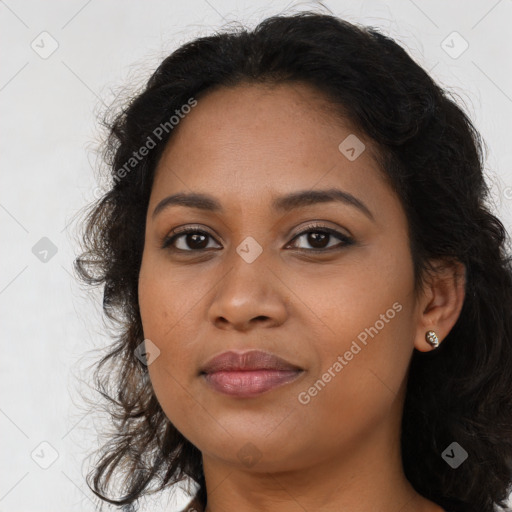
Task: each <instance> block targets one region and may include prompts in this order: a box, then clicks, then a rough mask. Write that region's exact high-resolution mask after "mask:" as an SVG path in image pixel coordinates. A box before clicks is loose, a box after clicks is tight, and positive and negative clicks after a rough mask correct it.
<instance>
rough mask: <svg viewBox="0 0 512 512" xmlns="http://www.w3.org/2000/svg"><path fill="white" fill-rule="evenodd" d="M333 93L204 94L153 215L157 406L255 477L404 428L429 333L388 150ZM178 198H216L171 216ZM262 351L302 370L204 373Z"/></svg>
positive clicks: (168, 157) (151, 299) (208, 450)
mask: <svg viewBox="0 0 512 512" xmlns="http://www.w3.org/2000/svg"><path fill="white" fill-rule="evenodd" d="M319 96H320V95H319V94H318V93H317V92H316V91H315V90H313V89H310V88H309V87H308V86H305V85H299V84H294V85H293V86H291V85H278V86H274V87H264V86H262V85H243V86H237V87H235V88H222V89H218V90H216V91H214V92H210V93H209V94H208V95H206V96H205V97H204V98H201V99H199V101H198V104H197V106H196V107H195V108H194V109H192V111H191V112H190V113H189V114H188V115H187V116H186V117H185V118H184V119H182V120H181V121H180V124H179V126H178V127H177V129H175V132H174V133H173V137H172V139H171V140H170V141H169V143H168V145H167V147H166V150H165V152H164V154H163V156H162V158H161V161H160V162H159V165H158V168H157V171H156V175H155V180H154V184H153V189H152V193H151V197H150V202H149V208H148V212H147V217H146V235H145V246H144V252H143V259H142V265H141V269H140V280H139V305H140V312H141V319H142V324H143V329H144V336H145V338H146V340H151V344H152V345H150V347H151V346H156V347H158V350H159V351H160V352H159V354H158V356H157V357H156V358H154V361H153V362H151V363H150V365H149V373H150V378H151V382H152V385H153V388H154V391H155V393H156V395H157V398H158V400H159V402H160V404H161V406H162V408H163V410H164V411H165V413H166V415H167V417H168V418H169V419H170V421H171V422H172V423H173V424H174V425H175V426H176V428H177V429H178V430H179V431H180V432H181V433H182V434H183V435H184V436H185V437H186V438H187V439H189V440H190V441H191V442H192V443H193V444H194V445H195V446H196V447H198V449H199V450H200V451H201V452H202V453H203V457H205V458H208V459H209V460H217V461H224V462H225V463H227V464H230V465H237V466H239V467H244V465H245V466H246V467H249V464H250V465H251V467H252V468H253V470H255V471H256V470H261V471H270V470H279V469H282V470H285V469H292V468H298V467H302V466H306V465H313V464H317V463H320V462H322V461H327V460H328V459H329V458H332V457H339V456H340V455H342V454H345V455H346V454H348V453H349V452H350V450H352V449H353V448H354V447H358V446H362V445H363V444H364V443H365V442H368V440H369V439H370V438H372V436H373V437H375V433H377V432H390V431H391V430H393V431H394V432H396V431H397V429H398V425H399V423H398V422H399V415H400V412H401V409H400V398H401V397H402V396H403V394H402V393H403V390H404V383H405V382H406V373H407V368H408V363H409V360H410V357H411V355H412V350H413V348H414V339H415V337H417V330H418V326H417V322H416V320H415V319H416V317H417V304H416V302H415V299H414V295H413V284H414V282H413V267H412V259H411V254H410V249H409V240H408V235H407V219H406V216H405V214H404V211H403V209H402V207H401V204H400V202H399V200H398V198H397V197H396V195H395V194H394V193H393V191H392V190H391V188H390V187H389V186H388V185H387V184H386V182H385V181H384V179H383V177H382V174H381V172H380V169H379V167H378V165H377V164H376V162H375V161H374V159H373V157H372V155H371V146H370V142H369V141H368V140H367V139H366V138H365V137H364V136H363V135H362V134H360V133H356V132H355V131H354V130H352V129H351V127H350V125H349V124H348V123H344V122H342V121H340V120H339V119H336V118H334V117H333V118H330V116H329V115H328V114H327V113H326V111H325V105H324V104H322V103H321V101H322V100H321V99H320V98H319ZM347 137H349V139H347ZM356 137H357V138H356ZM362 144H365V146H362ZM351 148H353V149H351ZM335 190H338V191H341V192H338V193H335V192H333V191H335ZM315 191H319V192H318V194H317V195H316V196H312V197H309V199H308V196H305V195H304V196H301V195H300V194H302V193H303V192H306V193H311V192H315ZM320 191H322V192H323V191H331V198H330V199H329V198H328V197H327V195H326V194H324V195H322V193H320ZM178 193H180V194H192V193H194V194H204V195H208V196H211V198H210V199H211V201H202V202H196V203H194V204H195V206H194V204H193V201H189V202H187V204H185V201H181V204H176V203H173V202H168V203H167V205H166V206H163V207H160V208H158V211H157V212H156V213H155V214H154V211H155V208H157V205H159V204H160V203H161V201H163V200H164V199H166V198H168V197H169V196H171V195H174V194H178ZM288 196H290V197H291V196H296V197H295V199H293V198H290V197H289V198H288V199H283V198H287V197H288ZM301 197H302V199H301ZM213 203H215V204H217V203H218V204H217V208H213ZM186 229H191V230H195V231H196V232H195V233H194V231H193V232H192V234H188V235H187V233H186V232H185V233H184V232H183V230H186ZM175 230H176V232H175ZM177 231H180V233H177ZM166 240H167V242H168V243H167V244H165V241H166ZM164 245H167V246H166V247H164ZM146 343H148V342H146ZM146 347H147V348H148V345H146ZM253 349H254V350H261V351H264V352H266V353H270V354H273V355H275V356H277V357H279V358H281V359H283V360H284V361H286V362H288V363H289V364H290V365H291V366H292V367H293V368H295V369H298V370H297V371H291V370H289V369H288V371H287V370H286V369H285V368H284V367H280V370H279V369H278V370H276V369H275V368H274V370H272V369H270V368H266V371H264V369H263V366H265V365H264V364H263V363H262V361H263V359H259V360H258V361H259V362H260V363H261V364H260V365H259V369H258V368H257V369H255V370H254V371H251V372H250V375H249V373H246V374H245V375H241V371H238V372H237V371H235V370H236V369H238V370H242V368H240V367H238V368H228V370H229V369H230V370H231V371H224V372H222V371H218V372H217V373H210V374H209V376H208V377H205V375H204V374H202V373H201V370H202V369H204V367H205V365H206V363H208V361H209V360H211V359H212V358H213V357H214V356H217V355H220V354H222V353H224V352H225V351H234V352H237V353H241V352H244V351H248V350H253ZM148 350H149V351H150V352H151V349H150V348H149V349H148ZM246 361H247V360H246ZM238 362H239V363H240V361H238ZM253 362H254V361H253ZM235 366H236V365H235ZM256 366H258V365H256ZM270 366H271V365H270ZM221 369H222V368H221ZM224 369H226V367H224ZM245 370H246V371H248V370H247V369H245ZM212 371H213V370H212ZM248 461H252V462H250V463H248Z"/></svg>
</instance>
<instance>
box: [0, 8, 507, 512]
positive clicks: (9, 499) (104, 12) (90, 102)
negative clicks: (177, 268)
mask: <svg viewBox="0 0 512 512" xmlns="http://www.w3.org/2000/svg"><path fill="white" fill-rule="evenodd" d="M325 5H326V6H327V7H329V9H331V10H332V11H333V12H334V13H335V14H338V15H340V16H343V17H345V18H346V19H348V20H349V21H352V22H360V23H364V24H369V25H373V26H375V27H379V28H380V29H381V30H382V31H383V32H384V33H386V34H389V35H390V36H392V37H394V38H395V39H396V40H398V41H399V42H400V43H401V44H402V45H403V46H405V47H406V48H407V49H408V51H409V52H410V53H411V54H412V56H413V57H414V58H415V59H416V60H417V61H418V62H419V63H420V64H421V65H423V66H424V67H425V68H426V69H427V70H430V71H431V73H432V75H433V76H434V78H435V79H437V80H438V81H439V82H440V83H441V84H442V85H444V86H445V87H449V88H450V89H451V90H453V91H455V92H456V93H458V94H459V95H461V97H462V99H463V101H464V102H465V104H466V108H467V110H468V111H469V113H470V116H471V118H472V119H473V120H474V121H475V123H476V126H477V128H478V129H479V130H480V132H481V134H482V136H483V137H484V139H485V140H486V142H487V144H488V147H489V152H488V154H487V165H486V172H487V174H488V179H489V182H490V183H491V184H492V187H493V188H492V190H493V198H494V204H495V206H494V208H495V212H496V213H497V214H498V215H499V216H500V217H501V219H502V220H503V222H504V224H505V225H506V227H507V229H509V230H510V227H511V225H512V222H511V219H512V208H511V203H512V172H511V167H512V150H511V142H510V136H511V132H512V130H511V114H512V70H511V62H512V59H511V44H512V30H511V27H510V25H511V21H512V1H511V0H499V1H496V0H492V1H490V0H489V1H482V0H472V1H468V0H464V1H463V0H457V1H450V2H447V1H445V0H436V1H426V0H415V1H412V0H403V1H397V0H395V1H390V2H382V1H377V0H372V1H340V0H336V1H330V2H329V1H328V2H325ZM287 6H288V9H287V11H286V12H290V13H291V12H296V11H299V10H305V9H308V8H311V7H314V6H315V3H314V2H309V3H306V2H300V3H299V2H297V3H295V4H293V3H290V2H284V1H273V2H272V3H270V2H259V3H256V4H254V2H249V1H243V2H235V1H232V0H189V1H187V2H184V3H183V2H173V1H167V2H165V1H158V0H151V1H145V2H143V1H135V0H109V1H100V0H89V1H87V0H72V1H66V2H64V1H56V0H52V1H45V2H36V1H35V0H25V1H22V0H5V1H0V40H1V43H2V48H3V51H2V54H1V66H0V109H1V110H0V119H1V124H0V126H1V130H2V132H1V137H0V155H1V162H2V173H1V182H0V222H1V226H2V243H1V246H0V247H1V249H0V250H1V257H2V260H1V261H2V265H1V270H0V307H1V311H2V322H1V326H2V327H1V333H2V352H1V353H2V357H1V359H0V368H1V372H0V374H1V384H0V385H1V389H2V395H1V399H0V432H1V434H0V453H1V458H2V459H1V468H0V470H1V473H0V512H13V511H25V512H28V511H34V512H35V511H38V512H39V511H41V512H42V511H52V512H59V511H69V512H72V511H92V510H94V506H93V503H92V502H91V501H90V497H91V493H90V491H89V490H88V488H87V486H86V485H85V482H84V475H85V473H86V472H87V470H88V466H87V463H86V462H84V458H85V456H86V455H87V454H89V453H91V451H92V450H93V449H94V448H95V447H96V446H97V442H98V434H97V433H96V431H95V427H96V428H99V430H100V431H101V430H102V425H103V423H102V421H103V420H102V419H101V417H99V415H96V414H88V410H89V406H88V405H85V404H84V403H83V402H82V400H81V398H80V395H79V394H78V388H80V389H82V390H83V388H84V386H83V385H82V386H80V379H82V378H83V379H87V378H88V377H90V373H91V371H90V365H92V364H93V363H94V361H96V360H97V358H98V357H99V356H100V355H101V353H100V352H92V350H93V349H98V350H99V349H101V348H102V347H105V346H106V344H107V343H108V342H109V339H108V337H107V336H106V335H105V334H104V332H103V327H102V321H101V307H100V306H101V293H100V291H99V290H98V291H97V292H96V293H95V294H93V295H92V297H91V296H90V295H89V296H87V293H86V292H85V291H84V290H83V289H82V288H81V287H80V286H79V285H78V284H77V283H76V282H75V281H74V279H73V277H72V275H71V266H72V260H73V258H74V256H75V253H76V251H77V247H76V243H75V241H74V239H73V236H74V235H73V232H74V230H75V227H76V222H74V217H73V216H74V215H75V214H76V212H77V211H78V210H79V209H80V208H81V207H82V206H84V205H85V204H86V203H88V202H90V201H92V200H93V199H94V198H95V196H97V195H98V193H99V188H98V186H99V185H98V184H97V183H96V182H95V175H94V170H93V169H94V168H95V167H96V166H97V165H98V162H97V156H96V154H95V152H94V150H95V148H96V146H97V142H98V141H99V139H100V138H101V133H100V132H99V128H98V125H97V124H96V117H95V116H96V114H97V113H98V112H100V111H101V110H102V109H103V105H104V104H109V103H110V102H111V101H112V100H113V99H114V97H115V96H116V95H117V94H118V93H119V91H120V90H121V89H120V88H122V87H124V86H126V85H130V86H131V87H133V86H136V85H141V84H142V83H143V82H144V80H146V79H147V78H148V76H149V73H150V72H151V71H152V70H153V69H154V68H155V67H156V66H157V64H158V63H159V61H160V60H161V59H162V58H163V57H164V56H165V55H167V54H168V53H170V51H172V50H173V49H175V48H176V47H177V46H179V45H181V44H182V43H184V42H186V41H187V40H189V39H190V38H193V37H196V36H199V35H204V34H207V33H211V32H212V31H213V30H215V29H217V28H219V27H221V26H222V25H224V24H225V23H227V22H229V21H233V20H238V21H242V22H243V23H245V24H247V25H249V26H254V25H255V24H256V23H257V22H258V21H260V20H262V19H263V18H265V17H267V16H269V15H272V14H277V13H279V12H282V11H283V10H284V9H285V8H286V7H287ZM44 31H46V32H48V34H50V36H48V35H40V34H41V33H42V32H44ZM454 31H456V32H458V33H459V34H460V36H458V35H453V34H452V33H453V32H454ZM447 38H448V39H447ZM443 41H445V42H444V43H443ZM464 41H467V44H468V45H469V46H468V48H467V49H466V51H464V52H463V53H462V54H461V55H458V54H459V53H460V52H461V50H462V49H463V48H464V45H465V43H464ZM52 44H53V45H55V44H58V48H57V49H56V50H55V51H54V53H52V54H51V55H49V56H48V55H46V54H45V53H44V52H49V50H51V48H52V46H51V45H52ZM31 45H32V46H31ZM447 46H448V47H447ZM449 47H451V49H450V48H449ZM450 53H451V55H450ZM43 57H46V58H43ZM455 57H456V58H455ZM43 237H46V238H48V239H49V240H50V241H51V243H52V244H53V245H54V246H55V248H56V250H57V252H56V254H55V255H53V256H52V253H51V252H49V253H48V254H45V253H44V252H41V251H43V250H44V248H45V247H43V246H40V245H36V244H38V243H39V244H43V245H44V244H48V241H43V242H40V240H41V239H42V238H43ZM34 246H36V249H35V250H34V251H35V252H36V253H37V252H38V251H39V254H38V255H37V254H34V252H33V247H34ZM41 247H42V248H41ZM40 258H43V259H44V258H46V259H47V261H41V259H40ZM42 442H46V443H49V445H51V447H50V446H49V445H47V444H43V445H41V443H42ZM54 450H55V452H54ZM54 453H55V454H56V455H58V457H57V459H56V460H55V462H53V464H51V465H50V466H49V467H48V468H47V469H43V468H41V467H40V465H38V463H37V462H39V463H40V464H49V463H50V462H51V461H52V454H54ZM31 454H33V458H32V456H31ZM36 461H37V462H36ZM180 502H181V503H183V500H181V501H180ZM175 509H176V505H173V504H172V502H171V503H170V504H167V503H166V500H165V499H164V497H163V496H161V497H160V498H159V499H157V500H155V501H153V502H148V505H147V507H145V510H152V511H157V510H175Z"/></svg>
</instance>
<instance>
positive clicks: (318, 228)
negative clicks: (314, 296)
mask: <svg viewBox="0 0 512 512" xmlns="http://www.w3.org/2000/svg"><path fill="white" fill-rule="evenodd" d="M196 233H197V234H203V235H206V236H209V237H211V238H213V236H212V235H210V234H209V233H208V232H206V231H204V230H200V229H197V228H185V229H180V230H179V231H177V230H176V231H174V232H173V233H172V235H171V236H167V237H165V238H164V240H163V243H162V249H168V250H170V251H173V252H181V253H186V252H189V253H194V252H195V253H198V252H203V251H207V250H209V249H206V248H204V249H188V250H185V249H177V248H176V247H172V244H173V243H174V242H175V241H176V240H177V239H178V238H180V237H182V236H185V235H189V234H196ZM309 233H323V234H328V235H332V236H334V237H336V238H338V239H339V240H340V241H341V244H339V245H337V246H334V247H328V248H324V249H298V250H299V251H301V252H307V253H326V252H330V251H333V250H340V249H343V248H345V247H347V246H349V245H352V244H353V243H354V240H353V239H352V238H350V237H348V236H347V235H344V234H343V233H340V232H339V231H336V230H334V229H332V228H329V227H327V226H323V225H321V224H312V225H310V226H307V228H306V229H305V230H303V231H301V232H300V233H297V234H296V235H295V236H294V237H293V238H292V240H291V241H292V242H293V241H294V240H296V239H298V238H300V237H301V236H303V235H307V234H309ZM329 242H330V240H329ZM306 243H308V242H306Z"/></svg>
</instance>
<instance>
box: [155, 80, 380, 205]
mask: <svg viewBox="0 0 512 512" xmlns="http://www.w3.org/2000/svg"><path fill="white" fill-rule="evenodd" d="M197 101H198V103H197V105H196V106H195V107H194V108H193V109H192V110H191V111H190V113H189V114H187V115H186V116H184V117H183V119H181V120H180V123H179V125H178V126H177V129H176V128H175V129H174V130H173V133H172V137H171V138H170V139H169V141H168V143H167V146H166V148H165V151H164V153H163V155H162V158H161V160H160V162H159V165H158V167H157V170H156V176H155V180H154V185H153V195H156V196H158V197H157V198H155V200H154V201H152V202H155V201H156V200H157V199H158V198H161V197H163V196H165V195H166V194H170V193H174V192H190V191H193V192H206V193H208V192H212V191H213V192H217V194H216V195H217V196H218V197H220V198H221V200H222V195H226V194H227V195H229V196H230V198H233V197H236V198H238V200H239V201H240V202H243V200H244V198H245V199H250V198H254V197H256V196H259V197H260V198H262V199H263V197H264V196H267V195H269V194H270V195H271V196H275V195H280V194H284V193H286V192H292V191H294V190H298V189H312V188H328V187H331V186H338V187H339V186H341V187H343V188H344V189H346V190H348V191H349V192H350V193H352V194H354V195H358V194H359V195H360V196H364V197H367V198H368V199H367V201H365V202H367V203H372V202H375V201H376V198H375V197H373V198H372V197H371V196H372V195H377V194H378V188H379V187H381V188H382V187H385V186H386V184H385V183H384V181H383V180H382V177H383V176H382V173H381V170H380V168H379V166H378V165H377V163H376V161H375V158H374V156H373V154H374V153H373V147H372V144H371V141H369V140H368V138H366V137H365V136H364V135H362V134H360V133H356V132H355V130H354V129H353V128H352V127H351V125H350V123H349V122H348V121H347V120H345V119H342V118H340V117H339V116H338V115H337V114H335V113H334V110H333V107H332V105H330V103H329V102H328V101H327V99H326V98H325V97H324V96H323V95H322V94H321V93H320V92H318V91H317V90H316V89H314V88H313V87H311V86H309V85H305V84H298V83H293V84H279V85H268V84H243V85H238V86H234V87H229V88H226V87H221V88H218V89H215V90H213V91H208V92H207V94H205V95H204V96H202V97H199V98H198V100H197ZM329 109H330V110H329ZM347 140H348V141H349V145H352V146H354V142H355V147H356V149H357V151H358V152H360V153H359V154H358V156H357V157H356V158H355V159H349V158H347V155H346V154H344V153H343V151H342V149H343V150H344V149H346V146H347V144H345V142H344V141H347ZM340 144H341V148H342V149H340ZM358 144H359V145H358ZM362 148H364V149H362ZM349 156H350V155H349ZM315 185H317V186H316V187H315ZM387 192H388V193H389V190H388V191H387Z"/></svg>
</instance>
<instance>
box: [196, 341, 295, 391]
mask: <svg viewBox="0 0 512 512" xmlns="http://www.w3.org/2000/svg"><path fill="white" fill-rule="evenodd" d="M302 373H304V370H303V369H301V368H299V367H298V366H296V365H294V364H292V363H289V362H288V361H285V360H284V359H282V358H280V357H278V356H276V355H274V354H271V353H269V352H262V351H260V350H251V351H248V352H243V353H240V352H233V351H229V352H224V353H222V354H220V355H219V356H216V357H214V358H213V359H211V360H210V361H208V362H207V363H206V364H205V365H204V367H203V368H202V369H201V376H202V377H203V379H204V381H205V382H206V383H207V384H208V386H209V387H210V388H211V389H213V390H215V391H217V392H219V393H222V394H224V395H231V396H235V397H240V398H248V397H252V396H255V395H259V394H261V393H264V392H266V391H270V390H271V389H274V388H277V387H280V386H283V385H285V384H288V383H290V382H293V381H294V380H296V379H297V378H298V377H299V376H300V375H301V374H302Z"/></svg>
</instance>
